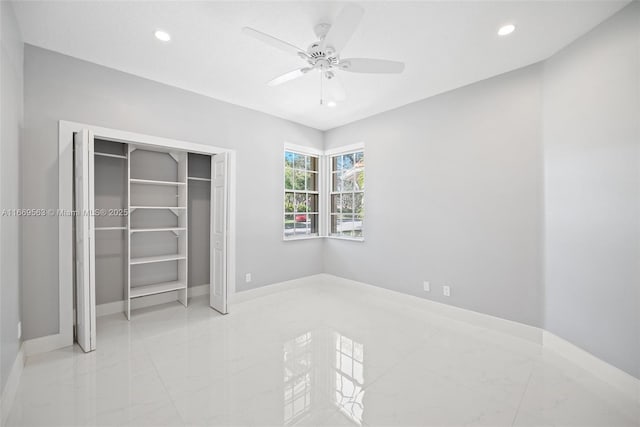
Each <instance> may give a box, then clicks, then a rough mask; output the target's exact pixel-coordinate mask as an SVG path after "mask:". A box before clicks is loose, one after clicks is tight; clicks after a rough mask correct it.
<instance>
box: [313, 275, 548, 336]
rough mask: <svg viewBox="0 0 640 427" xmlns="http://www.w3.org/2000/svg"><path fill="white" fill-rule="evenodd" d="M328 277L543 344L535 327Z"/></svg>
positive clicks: (466, 321) (420, 307)
mask: <svg viewBox="0 0 640 427" xmlns="http://www.w3.org/2000/svg"><path fill="white" fill-rule="evenodd" d="M326 276H327V277H328V278H330V279H333V280H338V281H339V282H340V284H341V285H346V286H349V285H350V286H355V287H365V288H366V290H367V292H370V293H374V294H378V295H379V296H380V297H382V298H385V299H392V300H395V301H396V302H398V303H399V304H405V305H410V306H412V307H415V308H418V309H422V310H425V309H426V310H429V311H430V312H432V313H434V314H438V315H440V316H443V317H447V318H451V319H454V320H457V321H460V322H464V323H469V324H472V325H474V326H479V327H483V328H485V329H490V330H494V331H498V332H502V333H505V334H507V335H511V336H514V337H517V338H520V339H524V340H527V341H531V342H533V343H535V344H542V330H541V329H540V328H538V327H535V326H530V325H525V324H524V323H519V322H515V321H512V320H507V319H502V318H500V317H495V316H491V315H489V314H484V313H479V312H477V311H473V310H467V309H464V308H460V307H456V306H453V305H448V304H443V303H440V302H436V301H431V300H428V299H425V298H420V297H417V296H413V295H409V294H405V293H402V292H398V291H393V290H390V289H386V288H381V287H379V286H374V285H370V284H368V283H363V282H358V281H355V280H350V279H345V278H342V277H338V276H333V275H326Z"/></svg>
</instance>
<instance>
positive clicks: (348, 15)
mask: <svg viewBox="0 0 640 427" xmlns="http://www.w3.org/2000/svg"><path fill="white" fill-rule="evenodd" d="M363 15H364V9H362V7H360V6H358V5H356V4H347V5H346V6H345V7H344V8H343V9H342V10H341V11H340V13H339V14H338V16H337V17H336V19H335V20H334V22H333V24H328V23H320V24H318V25H316V26H315V28H314V32H315V34H316V37H318V41H315V42H313V43H311V45H310V46H309V47H308V48H307V50H303V49H301V48H299V47H297V46H294V45H292V44H291V43H288V42H286V41H283V40H280V39H278V38H276V37H273V36H270V35H269V34H266V33H263V32H262V31H258V30H256V29H253V28H250V27H244V28H243V29H242V32H243V33H245V34H247V35H249V36H251V37H254V38H256V39H258V40H260V41H262V42H264V43H267V44H269V45H271V46H273V47H275V48H278V49H280V50H283V51H285V52H289V53H291V54H294V55H296V56H298V57H299V58H301V59H302V60H303V61H305V62H306V63H307V64H306V66H304V67H301V68H298V69H296V70H293V71H290V72H288V73H285V74H283V75H281V76H278V77H276V78H275V79H273V80H271V81H270V82H269V83H268V85H269V86H277V85H280V84H282V83H285V82H288V81H291V80H294V79H297V78H299V77H302V76H304V75H306V74H309V73H310V72H311V71H317V72H319V74H320V104H324V103H325V101H326V100H325V94H324V90H323V89H324V87H323V81H324V80H327V81H330V82H331V84H328V85H327V86H328V87H327V90H328V92H329V99H331V100H332V101H342V100H344V99H345V93H344V89H343V88H342V86H341V85H340V84H339V82H338V81H337V78H336V73H335V72H336V71H340V70H342V71H349V72H352V73H376V74H394V73H395V74H397V73H401V72H402V71H403V70H404V63H403V62H397V61H388V60H385V59H371V58H346V59H343V58H341V57H340V52H341V51H342V49H343V48H344V47H345V45H346V44H347V42H348V41H349V39H350V38H351V36H352V35H353V33H354V32H355V30H356V28H357V26H358V24H359V23H360V21H361V20H362V16H363Z"/></svg>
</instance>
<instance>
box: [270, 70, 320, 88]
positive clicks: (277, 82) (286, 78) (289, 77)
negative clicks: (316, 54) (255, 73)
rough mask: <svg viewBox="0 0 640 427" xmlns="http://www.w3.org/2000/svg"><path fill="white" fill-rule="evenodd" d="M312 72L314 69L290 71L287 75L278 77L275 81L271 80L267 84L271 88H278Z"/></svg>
mask: <svg viewBox="0 0 640 427" xmlns="http://www.w3.org/2000/svg"><path fill="white" fill-rule="evenodd" d="M311 70H312V68H309V67H305V68H300V69H298V70H293V71H289V72H288V73H285V74H283V75H281V76H278V77H276V78H275V79H273V80H271V81H270V82H269V83H267V84H268V85H269V86H278V85H281V84H282V83H286V82H288V81H291V80H294V79H297V78H298V77H302V76H304V75H305V74H307V73H308V72H309V71H311Z"/></svg>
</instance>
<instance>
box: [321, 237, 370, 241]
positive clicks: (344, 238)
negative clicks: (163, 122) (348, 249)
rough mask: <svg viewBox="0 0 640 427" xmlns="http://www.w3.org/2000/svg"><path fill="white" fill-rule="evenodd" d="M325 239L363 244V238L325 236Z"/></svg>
mask: <svg viewBox="0 0 640 427" xmlns="http://www.w3.org/2000/svg"><path fill="white" fill-rule="evenodd" d="M327 239H335V240H348V241H350V242H364V237H342V236H327Z"/></svg>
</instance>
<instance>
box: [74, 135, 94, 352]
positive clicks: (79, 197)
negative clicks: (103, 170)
mask: <svg viewBox="0 0 640 427" xmlns="http://www.w3.org/2000/svg"><path fill="white" fill-rule="evenodd" d="M73 143H74V163H75V165H74V166H75V209H76V216H75V222H76V229H75V231H76V234H75V243H76V259H75V262H76V340H77V341H78V344H79V345H80V347H81V348H82V350H84V351H85V352H89V351H92V350H95V348H96V321H95V308H96V284H95V283H96V280H95V265H94V262H95V227H94V217H93V210H94V208H95V204H94V186H93V173H94V157H93V134H92V133H91V132H89V131H87V130H82V131H80V132H78V133H76V134H74V141H73Z"/></svg>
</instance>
